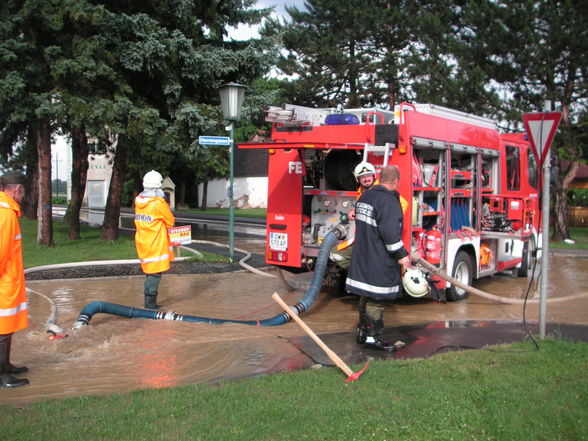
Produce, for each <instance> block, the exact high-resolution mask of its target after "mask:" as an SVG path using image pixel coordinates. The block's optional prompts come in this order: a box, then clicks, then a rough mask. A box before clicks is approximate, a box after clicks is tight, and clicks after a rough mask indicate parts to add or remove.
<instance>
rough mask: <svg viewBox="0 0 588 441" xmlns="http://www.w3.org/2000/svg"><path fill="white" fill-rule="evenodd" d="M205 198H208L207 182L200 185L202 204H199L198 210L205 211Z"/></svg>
mask: <svg viewBox="0 0 588 441" xmlns="http://www.w3.org/2000/svg"><path fill="white" fill-rule="evenodd" d="M207 198H208V181H204V182H203V183H202V204H200V209H201V210H203V211H206V205H207V201H206V199H207Z"/></svg>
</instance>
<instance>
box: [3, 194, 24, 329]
mask: <svg viewBox="0 0 588 441" xmlns="http://www.w3.org/2000/svg"><path fill="white" fill-rule="evenodd" d="M19 216H20V206H19V205H18V204H17V203H16V202H15V201H14V200H13V199H12V198H11V197H10V196H8V195H7V194H6V193H4V192H2V191H0V334H11V333H13V332H16V331H19V330H21V329H24V328H26V327H27V326H28V325H29V317H28V313H27V296H26V289H25V277H24V266H23V263H22V237H21V233H20V225H19V224H18V217H19Z"/></svg>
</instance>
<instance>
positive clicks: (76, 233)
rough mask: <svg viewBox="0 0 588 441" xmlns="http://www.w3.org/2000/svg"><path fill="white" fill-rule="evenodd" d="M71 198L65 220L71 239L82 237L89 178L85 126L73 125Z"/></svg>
mask: <svg viewBox="0 0 588 441" xmlns="http://www.w3.org/2000/svg"><path fill="white" fill-rule="evenodd" d="M71 135H72V170H71V200H70V201H69V206H68V207H67V213H66V214H65V219H64V221H65V222H66V223H67V225H68V226H69V239H70V240H79V239H80V209H81V208H82V200H83V199H84V192H85V191H86V179H87V178H88V138H87V136H86V131H85V130H84V128H83V127H82V128H80V127H72V129H71Z"/></svg>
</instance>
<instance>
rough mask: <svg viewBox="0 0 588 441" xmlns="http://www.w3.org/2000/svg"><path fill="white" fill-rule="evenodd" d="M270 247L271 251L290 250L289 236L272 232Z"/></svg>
mask: <svg viewBox="0 0 588 441" xmlns="http://www.w3.org/2000/svg"><path fill="white" fill-rule="evenodd" d="M269 247H270V250H275V251H287V250H288V234H287V233H275V232H273V231H270V234H269Z"/></svg>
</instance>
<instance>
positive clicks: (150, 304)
mask: <svg viewBox="0 0 588 441" xmlns="http://www.w3.org/2000/svg"><path fill="white" fill-rule="evenodd" d="M145 308H147V309H159V305H158V304H157V294H155V295H147V294H145Z"/></svg>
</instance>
